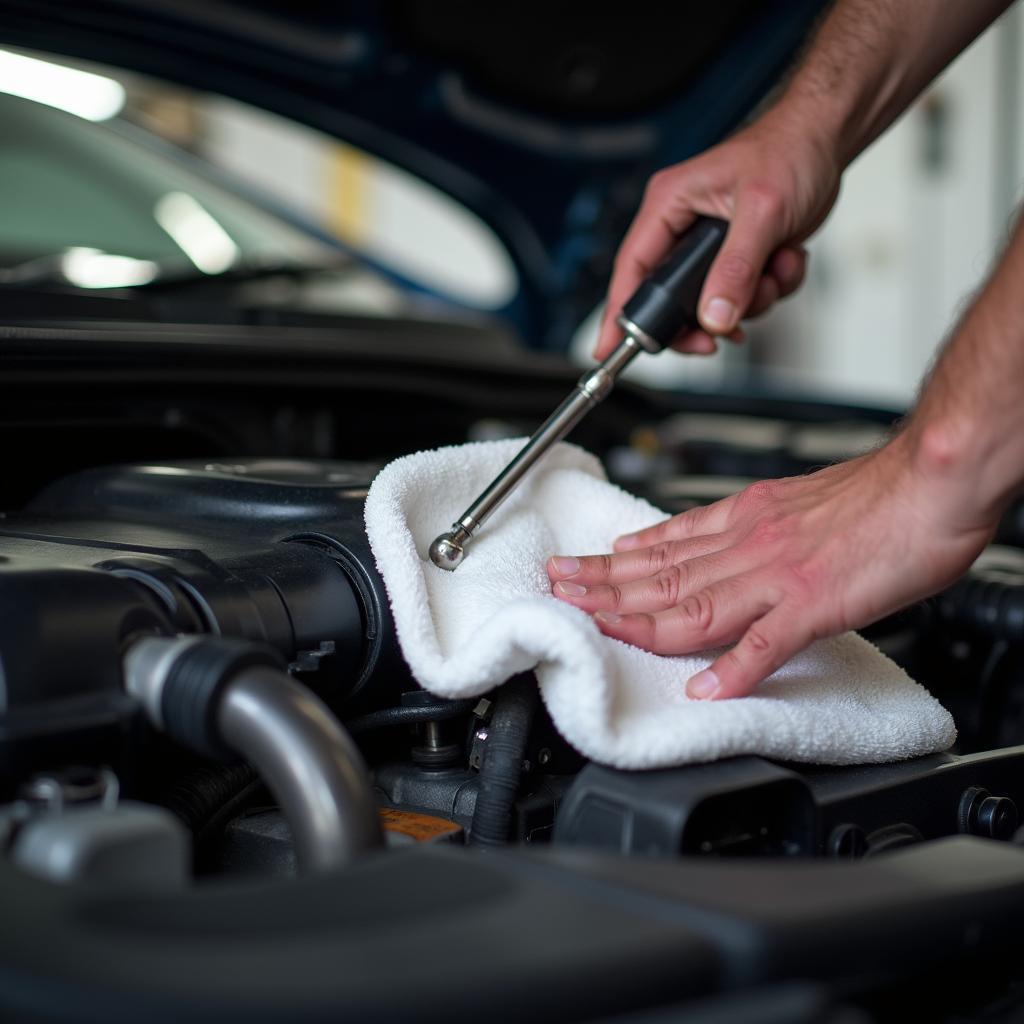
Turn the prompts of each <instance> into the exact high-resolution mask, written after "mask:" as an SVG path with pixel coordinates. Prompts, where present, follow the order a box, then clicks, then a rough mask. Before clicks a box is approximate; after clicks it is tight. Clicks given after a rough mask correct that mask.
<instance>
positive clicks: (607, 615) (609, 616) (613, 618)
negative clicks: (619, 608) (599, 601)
mask: <svg viewBox="0 0 1024 1024" xmlns="http://www.w3.org/2000/svg"><path fill="white" fill-rule="evenodd" d="M594 618H595V619H600V620H601V622H603V623H604V624H605V625H606V626H614V625H615V623H616V622H621V621H622V616H621V615H616V614H615V612H598V613H597V614H596V615H595V616H594Z"/></svg>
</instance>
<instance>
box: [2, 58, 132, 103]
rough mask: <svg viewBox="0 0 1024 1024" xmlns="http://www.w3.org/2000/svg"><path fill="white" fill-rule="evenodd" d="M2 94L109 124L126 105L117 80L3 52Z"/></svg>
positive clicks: (121, 88)
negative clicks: (33, 101) (110, 119)
mask: <svg viewBox="0 0 1024 1024" xmlns="http://www.w3.org/2000/svg"><path fill="white" fill-rule="evenodd" d="M0 92H6V93H9V94H10V95H11V96H21V97H22V98H24V99H26V100H35V102H36V103H45V104H46V105H47V106H49V107H57V108H58V109H60V110H66V111H67V112H68V113H69V114H77V115H78V116H79V117H84V118H86V119H87V120H89V121H106V120H108V119H109V118H111V117H113V116H114V115H115V114H116V113H118V111H120V109H121V108H122V107H123V106H124V101H125V92H124V86H123V85H121V83H120V82H115V81H114V79H113V78H106V77H104V76H103V75H94V74H93V73H92V72H91V71H79V70H78V69H77V68H69V67H65V66H64V65H63V64H51V63H50V62H49V61H45V60H36V59H35V58H34V57H23V56H22V55H21V54H20V53H10V52H9V51H7V50H0Z"/></svg>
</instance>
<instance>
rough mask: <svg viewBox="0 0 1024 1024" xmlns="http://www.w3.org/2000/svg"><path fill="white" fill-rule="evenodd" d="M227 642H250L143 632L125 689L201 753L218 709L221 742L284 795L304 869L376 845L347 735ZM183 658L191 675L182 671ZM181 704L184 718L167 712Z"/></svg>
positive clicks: (289, 682) (365, 783)
mask: <svg viewBox="0 0 1024 1024" xmlns="http://www.w3.org/2000/svg"><path fill="white" fill-rule="evenodd" d="M225 647H227V648H228V650H229V652H230V651H237V650H238V648H239V647H241V649H242V651H243V653H244V652H245V651H246V650H248V648H246V646H245V645H244V644H243V645H240V644H239V643H238V642H237V641H228V640H224V639H222V638H218V637H196V636H187V637H173V638H172V637H147V638H145V639H143V640H139V641H138V642H137V643H136V644H134V645H133V646H132V648H131V649H130V650H129V651H128V653H127V655H126V657H125V688H126V689H127V690H128V692H129V693H131V694H133V695H134V696H136V697H137V698H139V700H140V701H141V702H142V704H143V706H144V707H145V709H146V711H147V713H148V717H149V719H150V721H151V722H152V723H153V725H155V726H156V727H157V728H159V729H162V730H164V731H167V732H169V733H170V734H171V735H172V736H173V737H174V738H175V739H177V740H178V741H179V742H182V743H185V744H186V745H188V746H191V747H193V748H194V749H197V750H200V751H201V752H203V753H210V752H211V751H208V750H207V749H205V747H204V745H203V740H202V737H203V727H202V723H203V722H210V719H209V717H208V715H209V714H210V713H211V711H212V715H213V718H212V723H213V727H214V732H215V734H216V741H217V747H218V749H220V748H221V747H226V748H227V749H228V750H229V751H231V752H233V753H235V754H238V755H239V756H240V757H242V758H244V759H245V760H246V761H248V762H249V763H251V764H252V766H253V767H254V768H255V769H256V771H257V772H258V773H259V775H260V777H261V778H262V780H263V781H264V782H265V783H266V785H267V788H268V789H269V790H270V791H271V793H272V794H273V795H274V798H275V800H276V801H277V802H278V804H280V806H281V809H282V811H283V812H284V815H285V817H286V818H287V819H288V823H289V825H290V827H291V831H292V837H293V840H294V842H295V856H296V860H297V862H298V865H299V868H300V870H302V871H329V870H334V869H337V868H339V867H342V866H343V865H345V864H347V863H348V862H349V861H351V860H352V858H353V857H355V856H356V855H357V854H359V853H362V852H363V851H365V850H368V849H370V848H371V847H375V846H380V845H381V843H382V841H383V840H382V834H381V828H380V821H379V818H378V814H377V806H376V803H375V801H374V798H373V786H372V784H371V781H370V777H369V773H368V772H367V770H366V767H365V765H364V763H363V759H362V755H361V754H360V752H359V749H358V748H357V747H356V745H355V743H354V742H353V741H352V739H351V737H350V736H349V734H348V733H347V732H346V731H345V729H344V728H343V727H342V726H341V724H340V723H339V722H338V720H337V719H336V718H335V717H334V715H333V714H331V712H330V711H329V710H328V708H327V707H326V705H324V704H323V702H322V701H321V700H320V699H319V698H318V697H317V696H316V695H315V694H313V693H312V692H311V691H310V690H308V689H307V688H306V687H305V686H303V685H301V684H300V683H297V682H296V681H295V680H294V679H292V678H291V677H290V676H289V675H288V674H287V673H286V672H284V671H283V670H281V669H279V668H274V667H272V665H271V664H252V663H251V660H250V663H249V664H248V665H246V666H245V667H241V668H237V669H232V668H231V662H230V660H221V661H218V659H217V657H216V655H217V652H218V649H220V648H225ZM207 654H210V655H212V657H209V658H207V657H205V656H206V655H207ZM197 656H201V657H197ZM186 659H188V660H190V671H189V673H187V674H185V673H183V672H182V671H180V669H181V667H182V666H183V665H184V663H185V660H186ZM219 666H223V670H222V669H221V668H220V667H219ZM197 673H198V674H197ZM186 676H187V678H186ZM197 680H200V681H201V682H202V684H203V685H202V686H201V687H197V686H196V685H195V683H196V681H197ZM207 684H209V685H207ZM181 707H183V708H185V709H186V711H187V712H188V714H187V715H186V716H185V717H184V718H182V717H181V716H180V715H177V714H173V715H172V714H169V713H168V712H169V710H171V709H175V708H181ZM208 709H209V710H208ZM176 730H177V731H176Z"/></svg>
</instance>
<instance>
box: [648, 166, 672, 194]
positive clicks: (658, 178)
mask: <svg viewBox="0 0 1024 1024" xmlns="http://www.w3.org/2000/svg"><path fill="white" fill-rule="evenodd" d="M673 177H674V175H673V173H672V168H670V167H663V168H662V169H661V170H660V171H655V172H654V174H652V175H651V176H650V178H648V179H647V187H646V188H645V189H644V194H645V195H647V196H651V197H657V196H660V195H662V194H663V193H664V192H666V191H667V190H668V189H669V188H671V185H672V179H673Z"/></svg>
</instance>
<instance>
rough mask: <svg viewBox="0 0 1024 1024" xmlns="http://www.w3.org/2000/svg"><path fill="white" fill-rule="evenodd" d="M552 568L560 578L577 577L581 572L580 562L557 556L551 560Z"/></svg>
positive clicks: (576, 559)
mask: <svg viewBox="0 0 1024 1024" xmlns="http://www.w3.org/2000/svg"><path fill="white" fill-rule="evenodd" d="M551 566H552V568H553V569H554V570H555V572H557V573H558V575H559V576H575V575H576V573H578V572H579V571H580V560H579V559H578V558H565V557H563V556H561V555H555V556H553V557H552V559H551Z"/></svg>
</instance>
